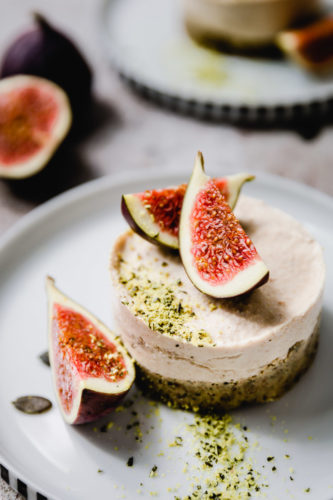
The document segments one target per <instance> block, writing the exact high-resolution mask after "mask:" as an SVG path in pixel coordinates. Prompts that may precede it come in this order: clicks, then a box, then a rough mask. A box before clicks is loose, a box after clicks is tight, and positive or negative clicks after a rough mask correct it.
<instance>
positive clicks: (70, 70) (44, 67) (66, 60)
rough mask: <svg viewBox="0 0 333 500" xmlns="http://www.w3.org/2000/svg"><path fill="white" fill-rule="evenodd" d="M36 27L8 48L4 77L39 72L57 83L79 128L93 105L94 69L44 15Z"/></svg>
mask: <svg viewBox="0 0 333 500" xmlns="http://www.w3.org/2000/svg"><path fill="white" fill-rule="evenodd" d="M35 20H36V23H37V26H36V28H35V29H33V30H31V31H28V32H26V33H24V34H22V35H21V36H20V37H19V38H17V39H16V41H14V42H13V44H12V45H11V46H10V47H9V48H8V50H7V52H6V53H5V55H4V58H3V61H2V67H1V71H0V76H1V78H4V77H7V76H11V75H16V74H29V75H36V76H41V77H43V78H46V79H48V80H51V81H53V82H55V83H57V84H58V85H59V86H60V87H62V88H63V90H65V92H66V93H67V95H68V97H69V99H70V103H71V107H72V111H73V126H74V128H75V129H76V131H81V130H82V129H85V128H86V126H87V125H88V123H89V120H90V116H91V105H92V94H91V86H92V72H91V69H90V67H89V65H88V64H87V62H86V60H85V59H84V57H83V56H82V54H81V52H80V51H79V49H78V48H77V47H76V46H75V45H74V44H73V42H72V41H71V40H70V39H69V38H68V37H67V36H65V35H64V34H63V33H61V32H59V31H57V30H56V29H54V28H53V26H51V25H50V24H49V23H48V21H47V20H46V19H45V18H44V17H43V16H41V15H39V14H35Z"/></svg>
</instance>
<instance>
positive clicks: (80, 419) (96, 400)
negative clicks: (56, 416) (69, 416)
mask: <svg viewBox="0 0 333 500" xmlns="http://www.w3.org/2000/svg"><path fill="white" fill-rule="evenodd" d="M127 392H128V391H126V392H123V393H122V394H115V395H114V396H112V395H111V394H104V393H101V392H95V391H91V390H89V389H84V390H83V391H82V397H81V401H80V407H79V411H78V414H77V417H76V419H75V420H74V422H73V425H81V424H88V423H89V422H93V421H94V420H98V419H100V418H102V417H105V416H106V415H108V414H109V413H111V412H112V411H113V410H114V409H115V408H116V406H117V405H118V403H119V402H120V401H121V400H122V399H123V398H124V397H125V396H126V394H127Z"/></svg>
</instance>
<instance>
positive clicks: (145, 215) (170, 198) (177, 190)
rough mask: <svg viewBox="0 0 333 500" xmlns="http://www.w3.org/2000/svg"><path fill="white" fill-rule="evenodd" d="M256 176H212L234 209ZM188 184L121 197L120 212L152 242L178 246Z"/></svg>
mask: <svg viewBox="0 0 333 500" xmlns="http://www.w3.org/2000/svg"><path fill="white" fill-rule="evenodd" d="M253 179H254V176H253V175H250V174H246V173H240V174H236V175H230V176H228V177H220V178H216V179H213V182H214V183H215V184H216V186H217V187H218V189H219V190H220V192H221V193H222V194H223V195H224V197H225V199H226V201H227V202H228V203H229V205H230V207H231V209H233V208H234V207H235V205H236V203H237V200H238V196H239V193H240V190H241V188H242V186H243V184H244V183H245V182H248V181H252V180H253ZM186 188H187V185H186V184H181V185H180V186H176V187H170V188H165V189H152V190H147V191H144V192H143V193H133V194H125V195H123V196H122V201H121V211H122V213H123V216H124V217H125V219H126V220H127V222H128V224H129V225H130V227H131V228H132V229H133V231H135V232H136V233H138V234H139V235H140V236H142V237H143V238H145V239H147V240H148V241H150V242H151V243H155V244H157V245H161V246H165V247H169V248H172V249H178V248H179V243H178V235H179V234H178V233H179V219H180V211H181V208H182V205H183V200H184V195H185V191H186Z"/></svg>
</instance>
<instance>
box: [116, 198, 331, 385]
mask: <svg viewBox="0 0 333 500" xmlns="http://www.w3.org/2000/svg"><path fill="white" fill-rule="evenodd" d="M235 213H236V215H237V217H238V218H239V220H240V222H241V223H242V225H243V227H244V228H245V231H246V232H247V233H248V234H249V236H250V237H251V239H252V241H253V243H254V244H255V246H256V248H257V250H258V252H259V254H260V255H261V257H262V258H263V260H264V262H265V263H266V265H267V267H268V268H269V270H270V279H269V281H268V283H267V284H265V285H264V286H262V287H260V288H259V289H257V290H255V291H253V292H252V293H251V294H249V295H247V296H243V297H239V298H235V299H224V300H223V299H212V298H210V297H208V296H206V295H204V294H202V293H201V292H200V291H199V290H197V289H196V288H195V287H194V286H193V285H192V283H191V282H190V281H189V279H188V278H187V276H186V273H185V271H184V268H183V266H182V264H181V261H180V258H179V256H178V255H176V254H174V255H172V254H171V255H170V253H167V252H164V251H163V250H160V249H159V247H157V246H155V245H152V244H151V243H148V242H147V241H145V240H144V239H142V238H141V237H139V236H137V235H136V234H134V233H132V232H128V233H126V234H125V235H122V236H121V237H120V238H119V239H118V240H117V242H116V244H115V247H114V249H113V252H112V257H111V274H112V281H113V284H114V290H115V294H114V295H115V296H114V299H113V310H114V318H115V323H116V331H117V333H119V334H120V335H121V337H122V339H123V341H124V343H125V345H126V347H127V349H128V351H129V352H130V354H131V355H132V356H133V357H134V359H136V360H137V361H138V363H139V364H140V365H142V366H143V367H145V368H147V369H148V370H150V371H151V372H154V373H157V374H159V375H161V376H164V377H171V378H175V379H177V380H187V381H188V380H191V381H206V382H215V383H221V382H225V381H230V380H233V381H237V380H241V379H244V378H248V377H251V376H253V375H256V374H258V373H259V372H260V371H261V370H262V369H263V368H264V367H265V366H266V365H267V364H269V363H271V362H272V361H273V360H275V359H277V358H279V359H284V358H285V357H286V356H287V355H288V351H289V349H290V348H291V347H292V346H293V345H294V344H295V343H296V342H300V341H302V340H307V339H308V338H309V337H310V335H311V334H312V333H313V331H314V329H315V326H316V324H317V322H318V318H319V315H320V311H321V306H322V293H323V287H324V279H325V266H324V261H323V255H322V249H321V247H320V245H319V244H318V243H317V242H316V241H315V240H314V239H313V238H312V237H311V236H310V235H309V234H308V233H307V232H306V231H305V229H304V228H303V227H302V226H301V225H300V224H299V223H298V222H297V221H296V220H294V219H293V218H291V217H290V216H288V215H287V214H285V213H283V212H282V211H280V210H278V209H275V208H272V207H270V206H268V205H267V204H265V203H264V202H262V201H260V200H257V199H253V198H248V197H245V196H241V198H240V200H239V202H238V205H237V208H236V210H235ZM121 281H122V283H121ZM179 304H181V306H179ZM177 306H178V309H179V311H178V309H177ZM159 324H162V327H161V328H160V327H159ZM161 332H163V333H161ZM190 337H192V340H187V339H189V338H190Z"/></svg>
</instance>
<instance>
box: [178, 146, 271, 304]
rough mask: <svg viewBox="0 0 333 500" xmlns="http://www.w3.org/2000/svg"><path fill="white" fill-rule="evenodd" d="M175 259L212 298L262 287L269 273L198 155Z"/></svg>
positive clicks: (185, 200)
mask: <svg viewBox="0 0 333 500" xmlns="http://www.w3.org/2000/svg"><path fill="white" fill-rule="evenodd" d="M179 250H180V256H181V259H182V262H183V265H184V268H185V271H186V272H187V274H188V276H189V278H190V280H191V281H192V283H193V284H194V285H195V286H196V287H197V288H198V289H199V290H200V291H202V292H203V293H205V294H207V295H211V296H212V297H217V298H227V297H236V296H238V295H242V294H244V293H246V292H249V291H250V290H252V289H254V288H256V287H258V286H260V285H263V284H264V283H265V282H266V281H267V280H268V275H269V271H268V269H267V267H266V266H265V264H264V262H263V261H262V260H261V258H260V256H259V254H258V252H257V250H256V249H255V247H254V245H253V243H252V241H251V240H250V238H249V237H248V236H247V234H246V233H245V231H244V230H243V228H242V227H241V225H240V223H239V222H238V220H237V219H236V217H235V215H234V214H233V213H232V211H231V209H230V206H229V205H228V203H227V202H226V201H225V199H224V197H223V195H222V194H221V192H220V191H219V189H218V188H217V187H216V184H215V183H214V180H213V179H211V178H210V177H208V176H207V175H206V174H205V172H204V162H203V157H202V154H201V153H198V155H197V157H196V160H195V165H194V170H193V173H192V177H191V179H190V182H189V184H188V188H187V190H186V194H185V198H184V202H183V207H182V210H181V217H180V231H179Z"/></svg>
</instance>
